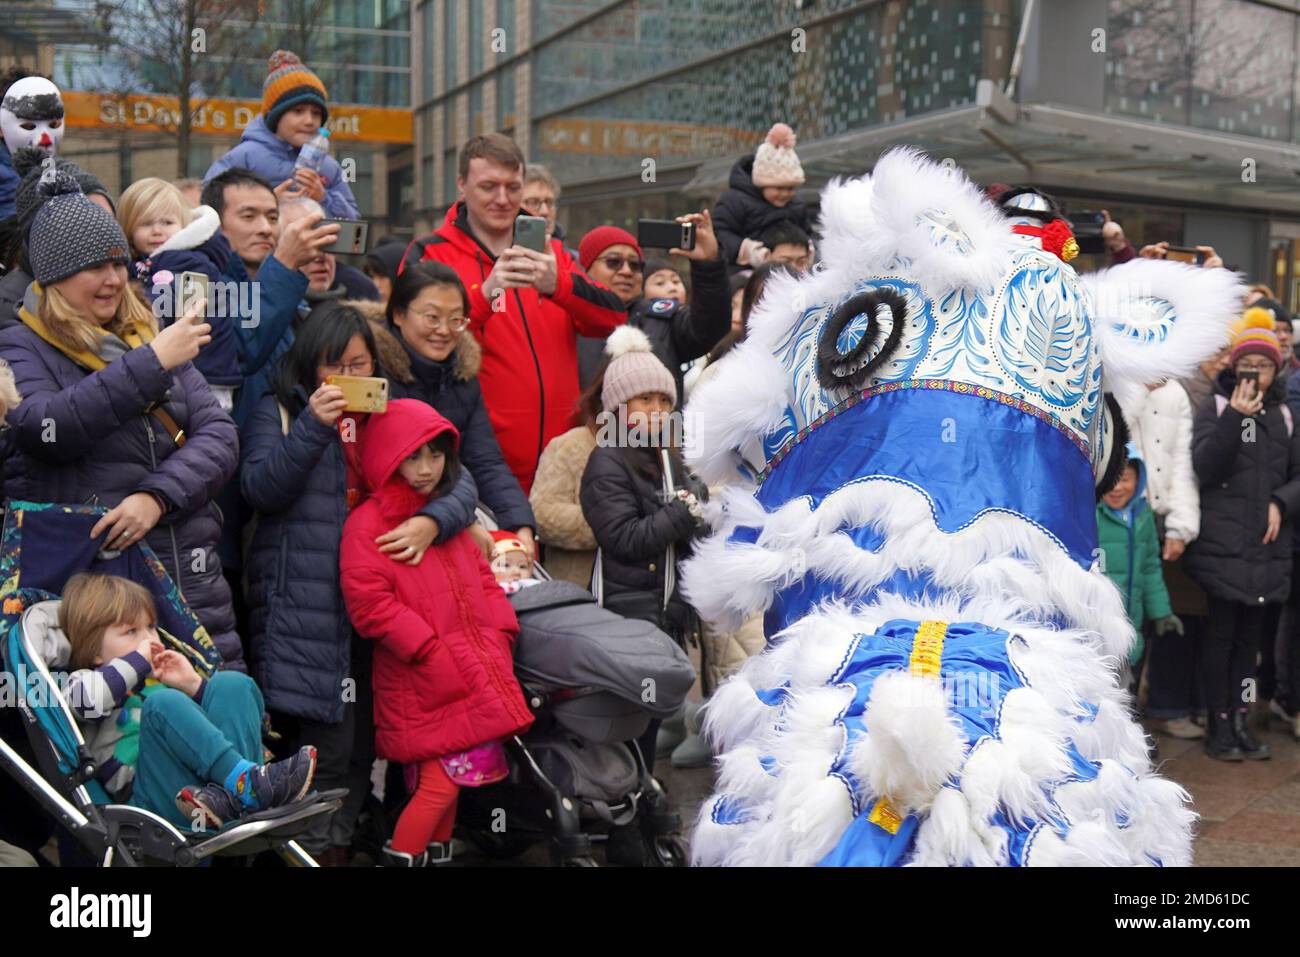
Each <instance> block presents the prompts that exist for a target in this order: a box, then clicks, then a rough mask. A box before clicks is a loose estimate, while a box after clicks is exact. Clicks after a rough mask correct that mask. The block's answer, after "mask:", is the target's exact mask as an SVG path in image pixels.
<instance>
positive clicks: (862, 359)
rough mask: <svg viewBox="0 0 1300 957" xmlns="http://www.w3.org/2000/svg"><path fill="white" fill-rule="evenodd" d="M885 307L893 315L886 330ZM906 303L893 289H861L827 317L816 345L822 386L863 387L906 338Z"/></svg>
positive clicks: (834, 387) (839, 387) (835, 387)
mask: <svg viewBox="0 0 1300 957" xmlns="http://www.w3.org/2000/svg"><path fill="white" fill-rule="evenodd" d="M882 308H885V309H888V310H889V314H890V316H891V317H892V320H893V321H892V322H890V324H889V331H888V333H886V331H885V329H884V325H883V323H881V321H880V319H879V318H878V316H879V313H880V310H881V309H882ZM906 317H907V303H906V302H905V301H904V300H903V297H902V296H900V295H899V294H898V293H897V292H895V291H894V290H893V289H872V290H871V291H870V292H861V293H858V294H857V295H856V296H854V297H853V298H852V299H850V300H848V302H846V303H844V304H843V305H842V306H840V307H839V308H838V309H836V310H835V312H834V313H833V314H832V315H831V317H830V319H828V320H826V325H825V327H824V328H823V329H822V335H821V342H819V343H818V344H817V381H818V382H820V383H821V385H822V388H823V389H843V388H848V389H860V388H862V385H863V383H865V382H866V381H867V379H869V378H870V377H871V373H872V372H874V371H875V370H876V369H877V368H879V366H880V365H881V363H883V362H885V361H886V360H887V359H888V358H889V357H890V356H891V355H892V354H893V353H894V350H895V349H897V348H898V344H899V342H900V341H902V338H903V320H904V319H905V318H906Z"/></svg>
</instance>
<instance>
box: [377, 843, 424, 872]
mask: <svg viewBox="0 0 1300 957" xmlns="http://www.w3.org/2000/svg"><path fill="white" fill-rule="evenodd" d="M380 864H381V866H383V867H428V866H429V854H428V852H427V851H421V852H420V853H419V854H407V853H406V852H405V851H397V850H394V849H393V845H392V844H385V845H384V850H383V853H382V854H381V856H380Z"/></svg>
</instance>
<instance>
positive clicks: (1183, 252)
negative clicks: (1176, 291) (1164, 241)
mask: <svg viewBox="0 0 1300 957" xmlns="http://www.w3.org/2000/svg"><path fill="white" fill-rule="evenodd" d="M1165 258H1166V259H1172V260H1173V261H1174V262H1179V263H1191V264H1193V265H1195V266H1203V265H1205V253H1203V252H1201V251H1200V250H1199V249H1197V248H1196V247H1195V246H1172V245H1171V246H1170V247H1169V248H1168V249H1166V250H1165Z"/></svg>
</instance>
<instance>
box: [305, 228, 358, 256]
mask: <svg viewBox="0 0 1300 957" xmlns="http://www.w3.org/2000/svg"><path fill="white" fill-rule="evenodd" d="M330 223H334V224H336V225H337V226H338V228H339V238H338V239H336V240H334V242H332V243H330V244H329V245H328V246H325V247H324V248H323V249H322V250H321V252H326V253H334V254H336V255H337V254H339V253H342V254H344V255H348V256H360V255H361V254H362V253H364V252H365V251H366V240H367V238H369V235H370V224H369V223H367V222H366V221H365V220H362V219H322V220H321V221H320V222H319V223H317V224H316V227H317V228H318V229H319V228H320V227H321V226H328V225H329V224H330Z"/></svg>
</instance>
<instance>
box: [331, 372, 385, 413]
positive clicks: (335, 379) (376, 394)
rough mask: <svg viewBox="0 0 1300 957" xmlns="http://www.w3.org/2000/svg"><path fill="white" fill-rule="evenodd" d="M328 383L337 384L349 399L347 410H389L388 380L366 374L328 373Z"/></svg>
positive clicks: (345, 409)
mask: <svg viewBox="0 0 1300 957" xmlns="http://www.w3.org/2000/svg"><path fill="white" fill-rule="evenodd" d="M325 384H326V385H336V386H338V387H339V388H340V389H342V390H343V396H344V398H346V399H347V400H348V404H347V405H346V406H344V411H347V412H387V411H388V380H387V379H381V378H379V377H378V376H366V375H328V376H326V377H325Z"/></svg>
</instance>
